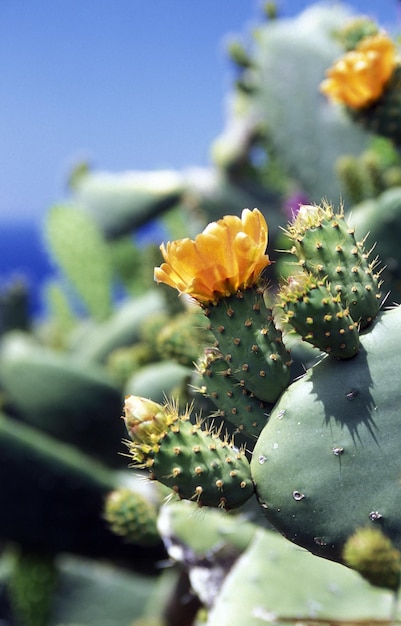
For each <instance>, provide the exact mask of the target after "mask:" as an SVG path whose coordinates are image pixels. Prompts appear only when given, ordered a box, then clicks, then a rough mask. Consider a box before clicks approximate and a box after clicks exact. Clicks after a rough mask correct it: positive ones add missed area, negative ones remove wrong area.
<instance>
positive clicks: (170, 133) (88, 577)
mask: <svg viewBox="0 0 401 626" xmlns="http://www.w3.org/2000/svg"><path fill="white" fill-rule="evenodd" d="M312 4H314V3H312V2H308V1H306V0H278V1H277V2H276V3H274V2H262V1H261V0H200V1H199V2H194V1H192V2H191V1H188V0H186V1H185V0H169V1H168V0H146V1H145V2H144V1H143V0H141V1H139V0H119V1H118V2H112V1H111V0H96V1H95V0H80V1H79V2H71V0H29V1H26V2H23V0H0V88H1V97H0V146H1V151H0V486H1V500H0V502H1V514H0V626H61V625H63V626H93V625H94V624H96V626H128V625H129V626H144V624H146V625H147V626H148V625H149V624H150V625H151V626H155V625H157V626H189V624H191V625H192V624H195V623H196V624H201V623H204V615H203V616H202V615H201V614H200V615H199V619H197V615H198V609H199V608H200V607H203V609H208V608H210V606H212V605H213V602H214V598H213V594H214V593H217V591H216V590H217V589H218V587H219V585H220V582H219V580H221V579H220V578H219V576H222V577H223V578H224V576H225V573H227V571H228V570H229V569H230V567H231V565H232V563H233V562H234V561H235V559H237V558H238V555H239V554H241V552H242V551H243V550H244V549H245V548H246V545H247V542H249V541H251V538H252V536H253V534H254V533H255V532H256V530H259V528H264V526H265V523H264V518H263V516H262V515H261V514H260V509H259V507H258V506H256V504H255V503H253V502H252V503H250V504H249V508H248V504H247V505H246V507H245V508H244V509H242V510H243V512H245V513H246V519H247V521H249V522H250V524H249V525H247V526H246V528H247V529H248V530H247V531H246V532H245V534H244V528H245V526H244V524H243V523H242V522H241V524H240V525H238V523H237V521H236V520H235V518H233V517H230V516H225V517H224V522H222V519H223V517H222V516H221V515H220V512H217V513H216V517H213V515H214V512H210V511H208V512H207V513H206V512H205V511H204V509H206V508H207V507H204V509H202V514H201V516H196V515H193V516H192V514H191V522H190V524H188V511H189V510H190V509H188V508H185V507H184V508H182V507H180V506H178V507H175V506H173V508H170V509H169V507H168V506H167V507H166V506H165V498H166V495H167V494H166V491H165V490H164V488H161V487H160V485H158V483H157V481H150V480H144V478H145V477H147V476H148V472H147V471H145V472H143V471H142V470H141V468H139V469H138V468H136V470H134V469H133V468H132V466H129V465H128V464H129V463H130V459H128V458H127V455H126V446H125V444H124V443H123V441H124V440H125V439H126V438H127V428H126V426H125V424H124V421H123V420H122V419H121V415H122V413H123V404H124V398H125V397H127V396H129V395H131V394H133V395H136V396H142V397H145V398H150V399H152V400H153V401H154V402H158V403H160V402H164V401H165V399H166V398H169V399H170V398H171V399H174V402H177V403H179V406H180V407H184V406H186V405H187V406H189V405H192V403H193V407H194V408H193V415H194V416H195V415H202V417H203V416H207V415H212V416H213V423H215V422H216V426H217V420H219V419H221V417H220V416H221V415H223V414H224V415H225V414H227V415H228V414H229V415H230V416H234V415H237V412H238V414H239V419H241V420H242V419H243V417H242V413H244V414H246V415H247V414H248V411H249V407H248V404H247V405H246V411H242V412H241V411H240V410H237V404H236V403H237V399H238V396H241V398H242V399H243V402H246V403H248V401H249V402H250V400H248V395H247V394H245V395H244V394H243V392H242V391H241V393H240V391H239V390H240V388H241V389H242V385H243V383H242V381H241V382H239V381H238V384H237V382H236V379H235V377H234V376H231V375H230V376H229V377H228V378H229V380H228V385H234V388H235V390H236V392H238V396H236V395H233V393H232V392H231V390H230V393H228V392H227V393H221V392H220V391H219V392H218V394H216V393H215V391H213V389H212V390H210V388H208V387H207V382H208V378H209V377H210V372H211V371H212V370H211V369H210V368H209V366H208V367H206V368H205V367H204V365H202V366H201V367H200V368H198V369H199V371H198V369H196V368H194V363H199V358H200V357H201V355H202V354H204V351H203V348H207V349H208V350H209V351H208V352H207V354H209V356H210V354H211V352H210V346H213V345H215V338H214V337H213V336H211V333H210V330H209V329H208V319H207V318H206V317H205V316H204V315H203V313H202V311H201V310H199V308H198V307H193V306H191V305H190V302H188V301H187V299H186V298H178V297H177V293H176V292H175V290H172V289H169V288H168V287H167V286H166V285H163V284H161V285H156V284H155V282H154V280H153V268H154V267H155V266H158V265H159V264H160V263H161V262H162V258H161V254H160V250H159V244H160V243H161V241H166V240H168V239H170V240H174V239H178V238H181V237H194V236H195V235H196V234H197V233H199V232H200V231H201V230H202V229H203V228H204V227H205V226H206V224H208V223H209V222H211V221H213V220H216V219H219V218H221V217H222V216H223V215H227V214H230V215H233V214H234V215H240V213H241V211H242V210H243V209H244V208H245V207H248V208H250V209H252V208H254V207H258V208H259V209H260V210H261V212H262V213H263V214H264V216H265V217H266V219H267V222H268V229H269V248H268V252H269V255H270V258H271V259H272V260H273V263H272V264H271V266H270V269H269V272H268V278H267V281H268V284H269V290H268V292H267V291H266V297H267V295H268V296H269V297H272V299H273V300H274V294H275V289H276V288H277V287H278V285H279V284H280V283H281V282H282V279H283V278H285V277H286V276H287V277H288V275H290V274H291V273H293V272H294V262H293V255H291V254H285V251H286V250H287V251H289V250H291V247H292V245H293V243H292V241H291V239H290V238H289V237H288V236H286V235H285V234H284V232H283V227H285V226H286V225H288V221H289V219H291V217H292V216H294V214H295V213H296V211H297V210H298V208H299V205H300V204H302V203H304V204H305V203H306V204H309V203H319V204H320V203H321V202H322V199H325V198H327V199H328V201H329V202H330V203H332V204H333V206H335V207H336V208H337V207H338V206H339V205H340V204H342V203H343V204H344V211H345V214H346V215H347V213H348V214H351V215H352V226H353V227H354V228H355V232H356V237H357V241H358V242H359V241H360V240H361V239H362V238H364V237H365V235H366V233H370V235H369V238H370V239H369V240H370V242H377V245H376V247H375V246H373V243H372V244H371V243H369V246H372V249H373V248H374V249H375V252H374V254H375V255H376V254H377V256H378V258H379V259H380V260H381V262H382V266H383V267H384V271H383V272H382V274H381V277H382V278H383V280H384V284H385V293H389V294H390V293H391V296H389V299H388V303H389V304H390V305H391V304H392V303H394V302H397V301H398V302H401V252H400V240H401V152H400V146H401V116H399V115H398V116H397V114H398V110H399V109H397V107H394V106H393V100H392V97H393V96H394V93H393V88H394V90H395V91H396V88H397V86H398V83H397V81H396V80H394V83H393V81H389V82H388V83H386V85H385V90H384V92H383V94H382V95H381V99H380V105H379V106H378V107H376V106H372V107H370V106H369V107H362V108H361V110H357V111H350V110H348V111H347V109H346V108H345V107H342V106H339V105H337V104H333V103H332V102H330V101H329V100H328V99H327V98H326V97H325V96H324V95H323V94H322V93H321V90H320V84H321V81H322V79H323V77H324V75H325V73H326V72H327V69H328V68H330V67H331V65H332V63H333V62H334V60H335V59H337V58H338V57H339V55H341V54H343V52H344V49H352V48H353V47H354V46H355V44H356V43H357V42H358V41H359V38H360V37H364V36H366V35H367V34H369V33H372V32H376V30H377V28H378V26H377V24H376V22H377V23H378V24H379V25H381V26H382V27H384V28H385V29H386V30H387V31H388V32H389V34H390V36H391V37H392V38H393V39H394V40H396V41H398V44H400V39H399V33H400V20H401V12H400V8H401V7H400V2H399V0H382V1H381V2H377V1H376V0H371V1H370V2H368V1H366V0H365V1H362V0H360V1H357V0H349V2H346V3H344V4H342V3H337V2H327V3H322V5H319V4H318V5H317V6H312ZM361 14H362V15H367V16H368V19H366V20H362V21H358V20H357V21H356V23H355V22H354V23H353V24H352V26H351V27H350V26H349V23H350V22H349V17H350V16H354V15H355V16H358V15H361ZM369 18H371V19H372V20H374V21H375V23H372V22H371V21H369ZM365 29H366V30H365ZM396 71H399V68H398V66H397V65H396V68H395V69H394V72H396ZM377 74H378V72H375V76H374V78H376V77H377ZM395 76H396V77H397V74H395ZM396 96H397V97H399V94H397V93H396ZM383 103H384V104H383ZM388 103H390V106H389V105H388ZM355 115H356V116H358V115H360V119H359V123H356V121H355V117H353V116H355ZM374 133H375V134H374ZM363 241H365V239H363ZM358 246H362V244H359V243H358ZM358 249H359V248H358ZM279 251H280V252H279ZM352 254H354V252H352ZM367 256H368V255H364V262H367V261H366V258H367ZM212 262H213V260H212ZM352 262H353V263H354V261H352ZM371 266H374V267H375V263H374V262H373V261H372V263H371V265H370V266H369V267H371ZM298 269H299V268H298ZM336 271H337V270H336ZM380 271H381V270H380ZM366 273H367V274H368V273H369V272H368V270H366ZM374 278H375V277H374ZM383 296H384V294H383ZM374 304H375V306H378V301H377V300H376V298H374ZM255 309H256V305H255ZM246 325H247V324H246ZM269 332H270V331H269ZM285 341H287V338H286V339H285ZM286 347H287V344H286ZM290 349H291V358H292V361H293V366H292V369H291V376H292V379H293V380H294V379H296V378H297V377H298V376H300V375H301V374H303V373H304V371H305V368H306V367H309V365H311V364H313V363H314V361H315V359H316V357H317V355H316V351H315V349H313V348H312V352H311V350H309V351H308V350H306V351H305V349H304V350H302V349H300V350H299V346H296V345H293V346H290ZM285 354H286V359H287V352H286V353H285ZM218 360H219V359H218ZM218 360H217V361H216V362H217V367H220V364H219V363H218ZM272 361H273V362H274V361H275V359H272ZM222 366H223V367H224V368H225V367H228V364H227V363H226V364H224V363H222ZM285 367H286V368H287V364H286V366H285ZM201 370H204V372H203V374H202V371H201ZM216 371H218V370H216ZM241 371H242V370H241ZM227 372H228V370H227ZM224 373H226V372H225V370H224ZM241 377H242V374H241ZM218 378H219V377H218V376H216V377H215V380H217V379H218ZM225 378H226V376H224V377H223V376H222V377H220V378H219V382H221V381H223V382H224V379H225ZM285 384H286V382H285ZM205 385H206V386H205ZM216 388H217V385H216ZM282 388H283V387H280V388H279V391H278V393H280V390H281V389H282ZM205 389H206V391H205ZM276 391H277V389H275V392H276ZM219 395H220V398H223V399H224V400H226V401H227V402H228V403H229V402H230V400H227V398H233V399H232V400H231V401H232V403H233V405H232V407H229V408H227V409H226V408H225V405H224V411H220V408H221V407H220V406H218V405H217V404H216V403H215V402H214V400H213V401H212V400H211V398H216V397H218V396H219ZM250 397H252V398H253V400H255V403H256V402H257V403H258V404H257V411H256V414H257V416H258V419H256V418H255V417H254V413H252V424H251V426H252V430H251V435H252V437H251V438H250V437H248V438H247V439H246V437H247V434H246V433H245V435H244V434H243V433H242V428H243V424H242V423H240V424H237V423H235V421H234V423H233V424H231V422H230V420H231V419H233V420H234V418H232V417H230V420H224V428H227V429H228V432H229V433H231V432H233V430H234V428H235V433H237V431H238V433H239V434H237V435H236V445H238V446H239V447H240V446H242V445H244V446H245V445H246V449H247V452H248V453H249V454H250V453H251V452H252V450H253V445H254V443H255V441H256V437H257V433H256V432H255V430H253V429H254V428H256V429H259V427H260V428H261V427H263V425H264V422H265V421H266V416H267V415H268V414H269V411H270V409H269V410H267V408H266V407H265V405H264V404H263V403H262V405H261V404H259V401H258V400H257V398H256V396H255V397H254V396H253V393H252V394H249V398H250ZM270 402H274V400H269V404H270ZM216 407H217V408H218V409H219V410H218V411H217V414H216ZM252 410H253V409H252ZM226 411H229V413H226ZM259 418H260V420H259ZM206 419H207V418H206ZM254 420H255V421H254ZM221 425H222V426H223V422H221ZM191 437H192V435H191ZM242 437H244V440H243V439H242ZM238 440H239V442H238ZM213 449H214V446H213ZM196 473H197V472H196ZM144 474H145V475H144ZM168 474H169V476H171V475H173V476H175V473H174V471H173V473H172V474H170V472H168ZM216 484H217V482H216ZM168 493H170V491H168ZM294 493H295V492H294ZM295 499H296V498H295ZM175 504H178V505H180V504H182V503H179V502H178V503H175ZM191 505H193V507H195V508H196V504H195V503H189V506H191ZM168 510H170V512H167V513H166V511H168ZM206 516H207V517H206ZM212 520H214V521H212ZM230 520H231V522H233V526H232V527H231V530H230V529H229V528H230V527H229V526H226V524H228V525H229V524H230ZM196 524H198V526H197V525H196ZM233 528H235V530H234V532H233V530H232V529H233ZM237 529H238V531H239V532H238V535H237V533H236V530H237ZM265 530H266V529H265ZM206 531H207V532H206ZM222 537H224V540H223V543H222ZM227 538H228V543H227ZM231 538H233V541H232V545H229V544H230V542H231ZM198 539H199V540H200V543H199V545H197V544H198ZM237 540H238V542H237ZM216 541H217V543H216ZM176 546H179V547H180V549H179V550H178V551H177V550H176V549H175V547H176ZM216 546H217V547H216ZM170 548H172V549H170ZM181 548H182V550H181ZM169 549H170V550H169ZM258 552H259V550H258ZM205 555H206V556H207V559H206V561H204V558H205ZM215 556H216V560H215V559H214V557H215ZM195 557H196V558H195ZM198 557H199V559H200V562H201V563H203V562H206V565H205V571H204V572H201V576H200V578H199V579H198V580H199V581H200V582H201V585H200V587H199V589H196V593H195V594H194V593H193V587H194V582H193V580H190V575H191V570H192V569H193V570H194V571H195V574H196V575H197V569H198V565H197V563H198V561H197V559H198ZM227 557H228V558H227ZM285 567H286V564H285V561H283V568H285ZM291 567H292V566H291ZM209 569H210V571H208V570H209ZM220 570H221V572H222V573H221V574H218V577H217V578H216V579H214V576H215V572H220ZM283 572H284V569H283ZM205 573H207V574H208V575H209V574H210V575H211V580H212V584H211V585H210V584H209V582H208V581H209V578H208V577H206V578H205V580H206V583H205V584H204V585H203V583H202V577H203V575H204V574H205ZM283 576H284V577H283V580H285V579H286V578H287V575H286V573H284V574H283ZM302 578H304V573H303V576H302ZM318 579H320V575H318V574H317V573H316V572H314V571H312V574H311V580H313V581H314V582H313V587H314V593H315V581H317V580H318ZM216 580H217V582H216ZM263 580H264V579H263ZM280 580H281V578H280V577H278V578H277V581H279V583H280ZM242 585H243V581H242V576H241V583H240V585H239V586H240V587H241V589H242ZM203 586H205V588H207V589H203V588H202V587H203ZM270 586H271V580H270V579H269V588H270ZM278 587H280V589H278V592H277V597H278V601H279V602H281V598H282V595H281V594H285V599H286V601H287V599H288V597H289V595H288V589H287V586H284V587H283V586H282V584H281V583H280V584H278ZM264 588H265V583H264V582H263V584H262V585H261V586H260V589H261V590H263V593H264ZM347 588H348V584H347ZM206 592H207V593H206ZM353 593H354V592H353V591H352V589H351V591H350V594H351V595H352V594H353ZM319 594H320V592H319V591H317V595H318V597H319V599H320V595H319ZM245 595H246V594H245ZM249 595H250V597H251V596H252V597H253V594H249ZM189 598H190V599H191V601H190V602H188V599H189ZM237 598H240V600H241V602H242V595H241V594H238V593H237V590H235V599H237ZM224 602H225V600H224V598H223V605H224ZM252 602H253V600H252ZM358 602H359V605H358V606H357V604H356V603H354V602H352V606H354V604H355V606H357V608H358V611H359V610H360V611H361V613H355V615H362V616H366V611H365V604H366V602H365V597H364V595H362V596H359V595H358ZM223 605H222V606H223ZM335 605H336V606H335V610H336V611H337V598H335ZM232 606H233V607H234V608H233V610H235V606H236V605H235V603H233V605H232ZM294 606H295V605H294ZM310 606H311V611H312V612H313V611H314V610H315V605H314V604H313V603H310ZM298 608H299V607H298V606H296V615H297V616H299V615H303V613H302V612H301V613H300V612H299V611H298ZM187 611H188V612H189V613H190V615H189V616H188V615H183V614H185V613H186V612H187ZM177 613H178V614H179V615H180V619H178V615H177ZM275 614H277V615H279V613H276V612H275V610H273V608H272V611H271V615H273V616H274V615H275ZM269 615H270V613H269ZM142 618H146V619H147V621H146V622H145V621H144V620H143V619H142ZM235 618H236V619H237V615H235ZM134 619H138V621H133V620H134ZM263 619H264V618H263ZM268 619H270V617H269V618H268ZM297 619H298V617H297ZM358 619H359V618H358ZM372 619H373V616H372ZM194 620H197V621H196V622H195V621H194ZM361 620H362V617H361ZM228 621H230V619H229V618H228ZM245 621H246V620H245ZM304 621H305V620H304ZM351 622H352V623H353V620H351V619H349V620H348V621H347V623H351ZM356 622H357V618H355V623H356ZM208 623H209V622H208ZM212 623H214V622H210V624H212ZM216 623H218V624H219V625H220V624H221V621H219V620H217V621H216ZM230 623H231V622H230ZM233 623H234V621H233ZM242 623H244V621H243V622H242ZM247 623H248V622H247ZM359 623H361V621H360V622H359Z"/></svg>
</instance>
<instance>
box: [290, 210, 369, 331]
mask: <svg viewBox="0 0 401 626" xmlns="http://www.w3.org/2000/svg"><path fill="white" fill-rule="evenodd" d="M287 234H288V236H289V237H290V238H291V239H292V241H293V247H292V250H291V252H292V253H293V254H294V255H296V256H297V257H298V259H299V264H300V265H301V266H302V267H303V268H304V269H305V270H306V271H307V272H310V273H311V274H313V275H315V276H316V277H318V278H320V279H322V280H327V281H328V282H329V283H330V285H331V289H332V291H333V293H339V294H340V298H341V302H342V304H343V306H344V307H345V308H346V309H348V310H349V314H350V316H351V317H352V319H353V320H354V322H356V323H357V324H358V325H359V326H360V327H361V328H365V327H366V326H368V325H369V324H370V323H371V321H372V320H373V319H374V318H375V316H376V314H377V312H378V310H379V308H380V298H381V293H380V280H379V275H378V273H377V272H376V273H375V269H376V266H377V259H373V260H372V261H369V255H370V251H366V250H365V246H364V243H365V242H364V240H362V241H357V240H356V238H355V232H354V229H352V228H350V227H349V226H348V225H347V223H346V221H345V219H344V211H343V209H340V211H339V212H338V213H335V212H334V210H333V208H332V207H331V206H330V205H328V204H324V205H323V206H307V205H305V206H302V207H301V208H300V210H299V211H298V213H297V215H296V217H295V219H294V220H293V222H292V223H291V224H290V226H289V227H288V230H287Z"/></svg>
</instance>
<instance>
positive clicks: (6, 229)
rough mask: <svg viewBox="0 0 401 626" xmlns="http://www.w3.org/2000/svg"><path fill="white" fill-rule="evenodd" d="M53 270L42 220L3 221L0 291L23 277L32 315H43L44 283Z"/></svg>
mask: <svg viewBox="0 0 401 626" xmlns="http://www.w3.org/2000/svg"><path fill="white" fill-rule="evenodd" d="M53 273H54V269H53V267H52V263H51V260H50V257H49V256H48V254H47V251H46V248H45V245H44V243H43V240H42V235H41V230H40V225H39V224H38V223H34V222H29V221H27V222H22V221H21V222H20V221H16V222H12V221H6V222H0V292H3V291H4V290H5V289H7V286H8V285H10V284H11V283H13V282H14V281H15V280H16V279H22V280H23V281H24V282H25V283H26V285H27V287H28V291H29V304H30V311H31V314H32V315H35V316H36V315H39V314H40V312H41V310H42V304H43V303H42V295H41V294H42V286H43V284H44V282H45V281H46V279H48V278H50V277H51V276H52V274H53Z"/></svg>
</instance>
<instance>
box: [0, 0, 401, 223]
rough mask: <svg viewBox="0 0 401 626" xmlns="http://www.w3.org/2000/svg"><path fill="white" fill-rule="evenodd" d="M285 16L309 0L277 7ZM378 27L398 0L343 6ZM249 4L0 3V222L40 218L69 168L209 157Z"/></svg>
mask: <svg viewBox="0 0 401 626" xmlns="http://www.w3.org/2000/svg"><path fill="white" fill-rule="evenodd" d="M278 4H279V6H280V7H281V8H282V11H283V12H284V13H285V14H294V13H298V12H299V11H300V10H302V9H303V8H304V7H305V6H306V5H308V4H311V3H310V2H307V1H302V0H287V1H285V0H283V1H282V2H279V3H278ZM348 4H349V5H350V6H351V7H354V8H355V9H357V10H358V9H359V10H363V11H364V12H365V13H368V14H371V15H375V16H377V17H379V19H380V20H381V22H382V23H385V24H386V25H387V26H390V27H391V26H394V24H395V23H397V20H398V19H399V13H398V7H399V5H400V2H399V0H381V1H380V2H379V1H371V2H369V1H365V2H361V1H356V0H354V1H353V2H352V1H351V2H348ZM259 7H260V3H259V2H258V1H257V0H116V1H113V0H75V1H73V0H25V1H24V0H1V2H0V91H1V97H0V146H1V152H0V219H3V220H4V219H8V218H11V219H20V218H22V219H25V220H26V219H28V218H33V219H36V218H40V216H43V215H44V214H45V212H46V211H47V209H48V208H49V206H50V205H51V204H52V203H53V202H54V201H56V200H58V199H59V198H60V196H61V195H62V194H63V192H64V188H63V184H64V180H65V176H66V174H67V172H68V170H69V167H70V165H71V164H72V163H73V162H74V161H76V160H77V159H79V158H88V159H89V160H90V161H91V162H92V163H93V165H94V166H95V167H97V168H99V169H103V170H111V171H122V170H126V169H159V168H177V169H180V168H183V167H187V166H189V165H201V166H202V165H207V164H208V159H209V147H210V144H211V142H212V141H213V139H214V138H215V137H216V136H217V135H218V134H219V133H220V131H221V130H222V128H223V125H224V97H225V94H227V92H228V91H229V89H230V81H231V79H232V77H233V72H232V68H231V65H230V63H229V62H228V60H227V58H226V55H225V52H224V41H225V40H226V39H227V37H228V36H229V35H230V34H235V33H236V34H240V35H241V34H243V35H245V34H246V32H247V31H248V30H249V28H250V26H251V25H252V23H255V21H256V20H257V19H258V17H259V15H260V10H259Z"/></svg>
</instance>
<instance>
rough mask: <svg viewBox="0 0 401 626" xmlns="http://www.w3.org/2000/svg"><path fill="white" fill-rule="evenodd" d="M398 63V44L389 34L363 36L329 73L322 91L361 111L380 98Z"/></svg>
mask: <svg viewBox="0 0 401 626" xmlns="http://www.w3.org/2000/svg"><path fill="white" fill-rule="evenodd" d="M396 63H397V59H396V51H395V45H394V42H393V41H391V39H389V37H387V35H385V34H384V33H379V34H377V35H372V36H370V37H364V38H363V39H362V40H361V41H360V42H359V44H358V45H357V47H356V48H355V49H354V50H351V51H350V52H347V53H346V54H345V55H344V56H343V57H341V58H340V59H339V60H338V61H337V62H336V63H335V64H334V65H333V66H332V67H331V68H330V69H329V70H328V72H327V78H326V80H324V81H323V82H322V84H321V91H322V92H323V93H324V94H326V95H327V96H328V97H329V98H331V99H332V100H335V101H336V102H341V103H342V104H346V105H347V106H349V107H350V108H352V109H362V108H364V107H367V106H370V105H371V104H373V103H374V102H375V101H376V100H378V99H379V98H380V96H381V95H382V93H383V91H384V89H385V87H386V84H387V83H388V81H389V79H390V78H391V76H392V74H393V71H394V68H395V66H396Z"/></svg>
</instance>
